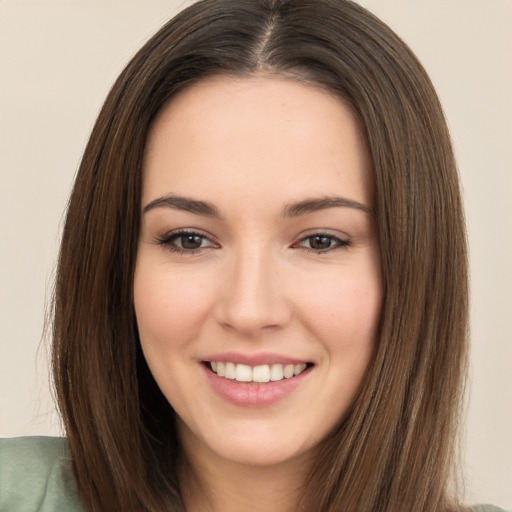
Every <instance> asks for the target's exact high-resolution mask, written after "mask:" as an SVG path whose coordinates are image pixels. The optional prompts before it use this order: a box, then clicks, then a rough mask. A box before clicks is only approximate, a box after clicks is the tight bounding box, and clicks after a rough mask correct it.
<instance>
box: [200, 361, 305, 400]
mask: <svg viewBox="0 0 512 512" xmlns="http://www.w3.org/2000/svg"><path fill="white" fill-rule="evenodd" d="M202 367H203V370H204V372H205V374H206V378H207V379H208V382H209V383H210V386H211V387H212V388H213V390H214V391H215V393H217V395H218V396H220V397H221V398H222V399H224V400H225V401H226V402H229V403H231V404H233V405H237V406H239V407H268V406H270V405H273V404H276V403H277V402H279V401H280V400H283V399H284V398H286V397H287V396H289V395H291V394H292V393H293V392H294V391H295V390H296V389H297V388H298V387H299V386H300V385H301V384H302V383H303V382H304V380H305V379H306V378H307V376H308V375H309V373H310V372H311V368H310V367H308V368H306V369H305V370H304V371H303V372H301V373H300V374H299V375H297V376H295V377H291V378H289V379H282V380H277V381H270V382H266V383H261V384H260V383H255V382H238V381H236V380H232V379H226V378H225V377H219V376H218V375H217V374H216V373H214V372H213V371H211V370H210V369H209V368H207V366H206V365H204V364H203V365H202Z"/></svg>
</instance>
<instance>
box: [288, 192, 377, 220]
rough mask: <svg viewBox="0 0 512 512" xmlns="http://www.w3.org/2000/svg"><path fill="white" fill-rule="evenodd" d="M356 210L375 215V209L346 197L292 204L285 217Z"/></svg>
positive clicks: (307, 200) (313, 199)
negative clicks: (339, 209) (328, 211)
mask: <svg viewBox="0 0 512 512" xmlns="http://www.w3.org/2000/svg"><path fill="white" fill-rule="evenodd" d="M340 207H342V208H355V209H356V210H360V211H362V212H364V213H367V214H368V215H374V214H375V212H374V209H373V208H371V207H370V206H366V205H365V204H363V203H360V202H359V201H354V200H353V199H348V198H346V197H338V196H330V197H321V198H318V199H317V198H312V199H305V200H304V201H299V202H297V203H291V204H289V205H287V206H286V207H285V209H284V212H283V214H284V216H285V217H298V216H299V215H304V214H307V213H313V212H317V211H320V210H327V209H328V208H340Z"/></svg>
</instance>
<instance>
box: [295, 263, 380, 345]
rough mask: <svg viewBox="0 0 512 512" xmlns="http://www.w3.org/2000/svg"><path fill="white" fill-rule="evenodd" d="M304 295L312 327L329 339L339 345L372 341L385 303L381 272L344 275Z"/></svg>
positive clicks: (362, 343) (303, 301)
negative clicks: (382, 304)
mask: <svg viewBox="0 0 512 512" xmlns="http://www.w3.org/2000/svg"><path fill="white" fill-rule="evenodd" d="M303 297H304V298H303V299H302V303H303V310H304V311H305V312H307V313H306V314H307V318H308V323H309V325H310V328H311V329H314V330H315V331H316V332H317V333H321V334H322V337H323V339H324V340H325V341H326V342H328V343H330V344H331V343H332V344H333V346H334V347H336V348H338V347H340V346H346V347H351V346H354V345H356V346H361V348H362V347H363V346H365V345H372V344H373V341H374V339H375V336H376V332H377V327H378V324H379V319H380V311H381V303H382V289H381V281H380V276H379V275H378V274H376V273H371V272H369V273H367V274H360V275H349V276H343V275H341V276H340V277H339V278H336V279H330V280H326V281H325V284H324V285H323V286H318V287H316V288H315V289H314V290H312V291H311V293H309V294H303Z"/></svg>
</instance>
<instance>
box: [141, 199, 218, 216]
mask: <svg viewBox="0 0 512 512" xmlns="http://www.w3.org/2000/svg"><path fill="white" fill-rule="evenodd" d="M155 208H173V209H175V210H183V211H186V212H191V213H195V214H196V215H204V216H206V217H214V218H216V219H220V218H221V215H220V212H219V210H218V209H217V208H216V207H215V206H214V205H213V204H212V203H208V202H207V201H198V200H197V199H191V198H189V197H183V196H175V195H167V196H163V197H159V198H157V199H154V200H153V201H151V202H150V203H148V204H147V205H146V206H145V207H144V213H147V212H149V211H151V210H154V209H155Z"/></svg>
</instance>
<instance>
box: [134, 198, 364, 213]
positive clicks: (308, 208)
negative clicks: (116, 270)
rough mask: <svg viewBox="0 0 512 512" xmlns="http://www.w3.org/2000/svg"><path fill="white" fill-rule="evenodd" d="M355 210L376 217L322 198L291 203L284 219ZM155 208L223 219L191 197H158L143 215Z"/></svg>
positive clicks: (342, 200)
mask: <svg viewBox="0 0 512 512" xmlns="http://www.w3.org/2000/svg"><path fill="white" fill-rule="evenodd" d="M340 207H343V208H354V209H356V210H360V211H362V212H364V213H367V214H368V215H374V210H373V208H371V207H369V206H366V205H365V204H363V203H360V202H358V201H354V200H353V199H348V198H346V197H338V196H332V197H321V198H311V199H305V200H303V201H298V202H295V203H290V204H288V205H286V206H285V208H284V210H283V217H298V216H300V215H305V214H308V213H314V212H317V211H320V210H326V209H328V208H340ZM155 208H172V209H175V210H183V211H186V212H190V213H194V214H196V215H203V216H205V217H213V218H216V219H222V215H221V214H220V212H219V210H218V208H217V207H216V206H214V205H213V204H212V203H209V202H207V201H199V200H197V199H191V198H189V197H183V196H177V195H172V194H171V195H167V196H162V197H158V198H157V199H154V200H153V201H151V202H150V203H148V204H147V205H146V206H145V207H144V210H143V213H147V212H149V211H151V210H154V209H155Z"/></svg>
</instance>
